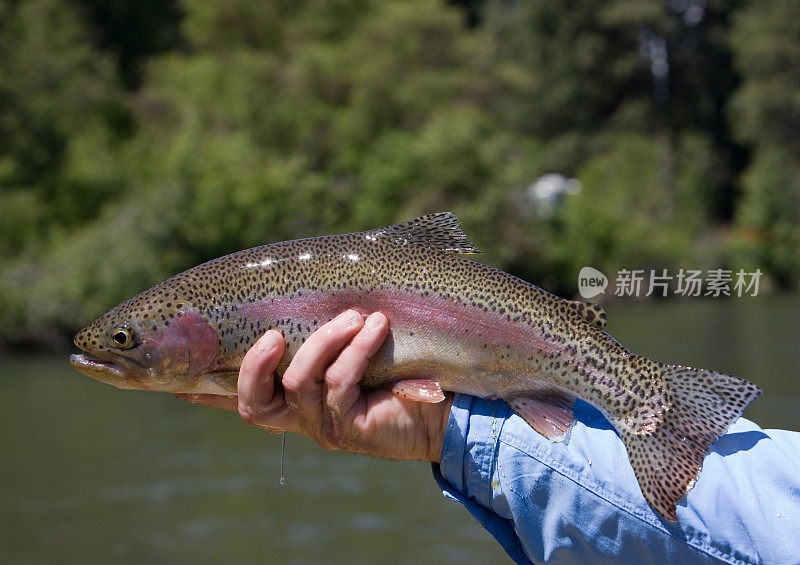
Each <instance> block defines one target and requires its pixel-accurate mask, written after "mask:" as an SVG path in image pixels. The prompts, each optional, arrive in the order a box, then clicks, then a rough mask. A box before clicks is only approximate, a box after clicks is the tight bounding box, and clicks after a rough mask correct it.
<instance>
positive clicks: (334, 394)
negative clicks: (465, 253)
mask: <svg viewBox="0 0 800 565" xmlns="http://www.w3.org/2000/svg"><path fill="white" fill-rule="evenodd" d="M388 332H389V324H388V320H387V319H386V316H384V315H383V314H382V313H380V312H376V313H374V314H372V315H370V316H368V317H367V318H366V319H364V318H363V317H362V316H361V315H360V314H359V313H358V312H356V311H354V310H348V311H346V312H344V313H343V314H341V315H340V316H338V317H337V318H335V319H334V320H332V321H330V322H328V323H327V324H325V325H324V326H322V327H321V328H319V329H318V330H317V331H316V332H314V333H313V334H312V335H311V337H309V338H308V340H306V342H305V343H304V344H303V345H302V346H301V347H300V349H299V350H298V352H297V354H296V355H295V356H294V358H293V359H292V361H291V363H290V364H289V367H288V368H287V370H286V372H285V373H284V375H283V379H282V388H283V390H280V389H279V388H277V387H276V386H275V377H274V371H275V369H276V367H277V366H278V364H279V363H280V360H281V357H282V356H283V352H284V341H283V337H282V336H281V334H280V333H279V332H277V331H275V330H271V331H268V332H267V333H266V334H264V335H263V336H262V337H261V339H259V341H258V342H256V344H255V345H253V347H252V348H250V350H249V351H248V352H247V354H246V355H245V357H244V360H243V361H242V366H241V368H240V371H239V383H238V392H239V396H238V399H237V397H223V396H215V395H198V394H179V395H176V396H178V397H179V398H183V399H185V400H188V401H189V402H193V403H198V404H206V405H209V406H214V407H217V408H224V409H228V410H238V411H239V414H240V415H241V417H242V419H243V420H244V421H245V422H247V423H248V424H250V425H253V426H258V427H262V428H267V429H269V430H270V431H282V430H286V431H290V432H295V433H299V434H302V435H305V436H308V437H310V438H312V439H313V440H315V441H316V442H317V443H318V444H320V445H321V446H322V447H324V448H325V449H342V450H345V451H352V452H358V453H365V454H368V455H376V456H379V457H386V458H390V459H420V460H425V461H434V462H438V461H439V457H440V453H441V450H442V442H443V440H444V432H445V428H446V426H447V419H448V417H449V414H450V407H451V406H452V401H453V399H452V395H450V394H448V395H447V396H446V398H445V400H444V401H443V402H440V403H437V404H432V403H429V402H415V401H412V400H407V399H405V398H401V397H398V396H395V395H394V394H392V393H391V392H389V391H388V390H377V391H370V392H364V391H362V390H361V387H360V386H359V384H358V383H359V381H360V380H361V377H362V376H363V374H364V371H365V369H366V367H367V364H368V362H369V359H370V357H372V355H374V354H375V352H376V351H377V350H378V349H379V348H380V346H381V344H382V343H383V342H384V340H385V339H386V336H387V334H388Z"/></svg>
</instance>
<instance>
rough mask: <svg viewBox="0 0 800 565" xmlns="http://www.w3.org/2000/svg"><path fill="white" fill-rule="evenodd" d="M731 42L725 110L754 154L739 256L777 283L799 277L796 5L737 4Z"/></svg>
mask: <svg viewBox="0 0 800 565" xmlns="http://www.w3.org/2000/svg"><path fill="white" fill-rule="evenodd" d="M730 41H731V46H732V49H733V52H734V55H735V60H736V63H737V66H738V68H739V69H740V72H741V74H742V84H741V87H740V88H739V89H738V90H737V92H736V93H735V95H734V96H733V100H732V104H731V114H732V116H733V122H734V123H735V124H736V132H737V133H738V134H739V137H740V138H741V139H742V140H744V141H745V142H748V143H750V144H752V146H753V147H754V148H755V158H754V159H753V161H752V162H751V163H750V166H749V167H748V168H747V169H746V171H745V173H744V175H743V176H742V187H743V196H742V205H741V206H740V207H739V213H738V215H737V224H738V226H739V228H740V230H739V234H738V235H739V238H738V240H737V241H736V242H735V244H734V245H735V248H736V250H737V252H738V253H739V257H738V260H740V261H748V260H749V261H753V260H755V261H756V262H757V263H758V264H759V265H761V266H762V267H763V268H764V269H765V270H766V272H768V273H770V274H771V275H772V276H773V277H774V278H775V279H776V281H777V282H778V283H779V284H781V285H783V286H797V285H798V284H800V253H798V249H800V138H798V136H797V132H798V131H800V87H799V86H798V85H800V5H798V4H797V3H796V2H792V1H790V0H772V1H770V2H753V3H752V4H749V5H748V6H746V8H745V9H743V10H742V11H741V12H739V13H738V14H737V16H736V18H735V20H734V25H733V27H732V30H731V39H730Z"/></svg>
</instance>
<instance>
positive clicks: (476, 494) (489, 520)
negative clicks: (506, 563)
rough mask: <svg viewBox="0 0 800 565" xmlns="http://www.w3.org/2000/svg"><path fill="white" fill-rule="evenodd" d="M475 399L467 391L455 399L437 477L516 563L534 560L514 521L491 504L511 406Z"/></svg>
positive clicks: (435, 466) (435, 469)
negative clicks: (496, 465) (504, 429)
mask: <svg viewBox="0 0 800 565" xmlns="http://www.w3.org/2000/svg"><path fill="white" fill-rule="evenodd" d="M474 400H476V399H474V397H472V396H468V395H462V394H456V395H455V397H454V398H453V407H452V409H451V411H450V418H449V420H448V422H447V430H446V431H445V436H444V442H443V444H442V454H441V462H440V463H438V464H437V463H433V477H434V479H435V480H436V483H437V484H438V485H439V488H441V489H442V494H444V496H445V497H447V498H450V499H452V500H455V501H457V502H459V503H461V504H463V505H464V507H466V509H467V510H468V511H469V513H470V514H472V516H473V517H474V518H475V519H476V520H477V521H478V523H480V525H481V526H483V527H484V528H485V529H486V530H487V531H489V533H491V534H492V536H494V538H495V539H496V540H497V541H498V542H499V543H500V545H501V546H502V547H503V549H505V551H506V553H508V555H509V556H510V557H511V558H512V559H513V560H514V561H515V562H517V563H531V560H530V559H529V558H528V555H527V554H526V553H525V550H524V548H523V545H522V543H521V541H520V539H519V537H518V536H517V534H516V532H515V530H514V523H513V522H512V521H511V520H509V519H507V518H504V517H503V516H501V515H500V514H498V513H496V512H495V511H493V508H492V499H493V492H492V491H493V486H492V485H493V484H494V481H492V473H493V472H494V462H495V461H496V460H497V449H498V440H499V438H500V433H501V431H502V427H503V424H504V423H505V422H506V419H507V416H508V415H509V412H510V409H509V408H508V406H507V405H506V404H505V403H504V402H502V401H495V402H486V401H477V402H475V403H474V404H473V401H474ZM470 430H472V433H470ZM475 440H477V441H475Z"/></svg>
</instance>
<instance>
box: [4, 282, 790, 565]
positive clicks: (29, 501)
mask: <svg viewBox="0 0 800 565" xmlns="http://www.w3.org/2000/svg"><path fill="white" fill-rule="evenodd" d="M607 310H608V315H609V327H608V330H609V333H611V334H612V335H613V336H614V337H615V338H617V339H618V340H619V341H620V342H622V343H623V344H624V345H626V346H628V347H630V348H631V349H632V350H633V351H634V352H636V353H639V354H643V355H648V356H650V357H651V358H653V359H655V360H658V361H666V362H673V363H677V362H680V363H683V364H688V365H693V366H699V367H708V368H714V369H716V370H719V371H725V372H729V373H732V374H735V375H739V376H742V377H745V378H747V379H749V380H751V381H752V382H755V383H757V384H758V385H760V386H761V387H762V388H764V390H765V394H764V396H763V397H761V398H760V399H758V400H757V401H756V402H755V403H754V404H753V406H751V408H750V409H749V410H748V412H747V414H746V416H747V417H748V418H750V419H753V420H755V421H756V422H758V423H759V424H760V425H762V426H763V427H781V428H789V429H794V430H798V429H800V378H798V377H800V321H798V312H799V311H800V297H771V298H759V299H754V298H749V299H731V300H699V299H695V300H686V301H682V302H681V301H678V302H676V301H672V302H663V303H622V304H613V305H611V306H609V307H608V309H607ZM67 354H68V353H67V352H64V354H62V355H58V356H53V355H51V354H48V355H33V354H28V355H26V356H11V357H8V356H6V357H5V358H1V359H0V439H2V442H0V445H2V450H3V453H2V464H1V465H0V485H1V486H0V508H1V509H2V513H1V514H0V548H2V554H3V556H4V560H3V561H4V562H6V563H53V562H58V563H86V562H90V561H92V562H100V561H104V562H113V563H143V562H170V563H184V562H185V563H189V562H191V563H219V562H237V563H251V562H261V563H298V564H300V563H375V562H381V563H383V564H390V563H409V562H414V563H457V562H465V561H469V562H479V563H505V562H507V561H508V560H507V558H506V557H505V554H504V553H503V552H502V550H500V548H499V546H498V545H497V544H496V543H495V542H494V541H493V539H492V538H491V536H489V534H488V533H486V532H485V531H484V530H483V529H482V528H481V527H479V526H478V525H477V524H476V522H475V521H474V520H473V519H472V518H471V517H470V516H469V514H468V513H467V512H466V511H465V510H464V509H463V508H462V507H461V506H460V505H458V504H457V503H454V502H451V501H449V500H446V499H444V498H443V497H442V496H441V493H440V492H439V490H438V489H437V488H436V485H435V483H434V481H433V479H432V477H431V471H430V467H429V466H428V465H426V464H423V463H398V462H389V461H380V460H376V459H369V458H365V457H360V456H351V455H347V454H341V453H330V452H325V451H323V450H321V449H319V448H317V447H316V446H315V445H314V444H313V443H311V442H310V441H308V440H305V439H303V438H299V437H296V436H290V437H288V438H287V447H286V460H285V471H286V484H285V485H284V486H280V485H279V473H280V467H279V466H280V439H279V436H272V435H269V434H267V433H265V432H262V431H260V430H256V429H251V428H248V427H246V426H245V425H244V424H243V423H242V422H241V421H239V419H238V418H237V417H236V416H235V415H234V414H232V413H225V412H221V411H217V410H213V409H210V408H206V407H201V406H191V405H189V404H186V403H183V402H181V401H178V400H176V399H174V398H173V397H172V396H170V395H167V394H162V393H148V392H139V391H121V390H117V389H115V388H112V387H109V386H107V385H104V384H101V383H99V382H95V381H92V380H91V379H89V378H88V377H85V376H83V375H80V374H79V373H76V372H75V371H73V370H72V369H71V368H70V367H69V365H68V363H67Z"/></svg>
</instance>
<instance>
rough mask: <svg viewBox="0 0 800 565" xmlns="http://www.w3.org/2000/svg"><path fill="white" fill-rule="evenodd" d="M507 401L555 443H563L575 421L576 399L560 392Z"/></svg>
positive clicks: (510, 398)
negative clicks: (573, 408)
mask: <svg viewBox="0 0 800 565" xmlns="http://www.w3.org/2000/svg"><path fill="white" fill-rule="evenodd" d="M505 401H506V402H507V403H508V405H509V406H511V408H512V409H513V410H514V412H516V413H517V415H518V416H519V417H521V418H522V419H523V420H525V421H526V422H528V424H529V425H530V426H531V427H532V428H533V429H534V430H536V431H537V432H539V433H540V434H542V435H543V436H544V437H546V438H549V439H552V440H554V441H562V440H563V439H564V438H565V437H566V436H567V432H569V428H570V427H571V426H572V422H574V421H575V416H574V415H573V414H572V407H573V406H574V405H575V397H574V396H569V395H567V394H564V393H562V392H559V391H546V392H540V393H525V394H518V395H515V396H510V397H508V398H506V399H505Z"/></svg>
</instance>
